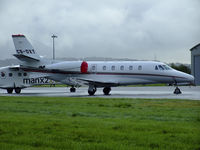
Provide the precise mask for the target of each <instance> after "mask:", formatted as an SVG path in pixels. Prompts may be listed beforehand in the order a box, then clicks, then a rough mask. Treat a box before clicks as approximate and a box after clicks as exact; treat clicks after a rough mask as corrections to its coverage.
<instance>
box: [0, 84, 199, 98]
mask: <svg viewBox="0 0 200 150" xmlns="http://www.w3.org/2000/svg"><path fill="white" fill-rule="evenodd" d="M179 88H180V89H181V92H182V94H178V95H176V94H173V91H174V89H175V87H173V86H162V87H158V86H155V87H150V86H149V87H114V88H112V91H111V92H110V95H104V94H103V92H102V90H103V89H102V88H98V89H97V92H96V93H95V95H94V96H88V93H87V90H88V88H87V87H81V88H77V89H76V92H75V93H70V91H69V88H67V87H30V88H26V89H22V91H21V93H20V94H15V93H13V94H7V92H6V90H3V89H0V96H47V97H104V98H150V99H152V98H153V99H155V98H156V99H163V98H167V99H190V100H200V86H191V87H190V86H181V87H179Z"/></svg>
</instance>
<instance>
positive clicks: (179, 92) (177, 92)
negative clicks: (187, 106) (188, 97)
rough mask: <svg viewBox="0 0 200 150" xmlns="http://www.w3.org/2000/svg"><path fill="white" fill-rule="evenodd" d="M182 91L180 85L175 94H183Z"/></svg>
mask: <svg viewBox="0 0 200 150" xmlns="http://www.w3.org/2000/svg"><path fill="white" fill-rule="evenodd" d="M181 93H182V92H181V90H180V89H179V88H178V87H176V88H175V90H174V94H181Z"/></svg>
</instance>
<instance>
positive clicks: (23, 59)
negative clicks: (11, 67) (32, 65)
mask: <svg viewBox="0 0 200 150" xmlns="http://www.w3.org/2000/svg"><path fill="white" fill-rule="evenodd" d="M13 56H15V57H16V58H17V59H19V60H21V61H27V62H32V61H40V60H39V59H35V58H33V57H29V56H27V55H23V54H14V55H13Z"/></svg>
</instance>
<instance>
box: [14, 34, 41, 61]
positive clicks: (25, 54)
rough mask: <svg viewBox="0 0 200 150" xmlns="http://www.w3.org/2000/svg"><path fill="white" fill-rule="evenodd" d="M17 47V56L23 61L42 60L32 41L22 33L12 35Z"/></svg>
mask: <svg viewBox="0 0 200 150" xmlns="http://www.w3.org/2000/svg"><path fill="white" fill-rule="evenodd" d="M12 38H13V42H14V45H15V49H16V54H14V56H15V57H17V58H18V59H20V60H22V61H28V62H30V61H40V56H39V55H38V54H37V53H36V51H35V50H34V48H33V46H32V45H31V43H30V42H29V41H28V40H27V39H26V37H25V36H24V35H22V34H17V35H12Z"/></svg>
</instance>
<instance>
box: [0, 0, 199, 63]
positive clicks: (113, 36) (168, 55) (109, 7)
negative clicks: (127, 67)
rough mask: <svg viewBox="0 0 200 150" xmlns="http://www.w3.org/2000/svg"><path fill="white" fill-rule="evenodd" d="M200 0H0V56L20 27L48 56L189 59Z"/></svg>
mask: <svg viewBox="0 0 200 150" xmlns="http://www.w3.org/2000/svg"><path fill="white" fill-rule="evenodd" d="M199 6H200V4H199V1H198V0H182V1H174V0H163V1H157V0H148V1H147V0H141V1H138V0H124V1H122V0H109V1H108V0H102V1H99V0H84V1H82V0H65V1H56V0H51V1H49V0H43V1H40V0H0V8H1V10H0V18H1V29H0V31H1V33H2V34H1V35H0V51H1V52H3V51H4V50H5V49H8V51H7V53H6V54H5V55H4V56H1V57H0V59H4V58H10V57H11V54H12V53H14V47H13V43H12V39H11V35H12V34H16V33H22V34H25V35H26V36H27V38H28V39H29V40H30V41H31V42H32V43H33V44H34V47H36V49H38V53H39V54H41V55H44V56H47V57H51V49H52V48H51V47H52V39H51V35H52V34H56V35H58V38H57V39H56V55H57V57H63V56H66V57H79V58H81V57H88V56H100V57H117V58H121V57H126V58H131V59H153V58H154V55H156V56H157V58H158V59H160V60H161V61H164V62H175V61H177V60H178V61H179V62H184V63H189V62H190V53H189V48H191V47H192V46H194V44H197V43H198V42H200V28H199V25H200V11H199Z"/></svg>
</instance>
